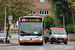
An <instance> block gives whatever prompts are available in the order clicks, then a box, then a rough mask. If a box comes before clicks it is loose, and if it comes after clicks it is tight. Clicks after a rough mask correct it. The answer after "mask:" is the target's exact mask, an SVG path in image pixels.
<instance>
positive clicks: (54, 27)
mask: <svg viewBox="0 0 75 50" xmlns="http://www.w3.org/2000/svg"><path fill="white" fill-rule="evenodd" d="M50 29H65V28H62V27H50Z"/></svg>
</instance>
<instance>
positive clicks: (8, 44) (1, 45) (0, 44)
mask: <svg viewBox="0 0 75 50" xmlns="http://www.w3.org/2000/svg"><path fill="white" fill-rule="evenodd" d="M13 45H19V44H14V43H0V47H4V46H13Z"/></svg>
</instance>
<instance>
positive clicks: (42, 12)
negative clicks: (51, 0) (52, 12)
mask: <svg viewBox="0 0 75 50" xmlns="http://www.w3.org/2000/svg"><path fill="white" fill-rule="evenodd" d="M46 14H48V11H40V15H46Z"/></svg>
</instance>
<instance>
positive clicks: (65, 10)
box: [49, 0, 74, 25]
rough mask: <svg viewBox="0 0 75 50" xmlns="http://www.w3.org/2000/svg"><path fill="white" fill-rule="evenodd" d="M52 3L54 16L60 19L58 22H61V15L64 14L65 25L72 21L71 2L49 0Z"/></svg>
mask: <svg viewBox="0 0 75 50" xmlns="http://www.w3.org/2000/svg"><path fill="white" fill-rule="evenodd" d="M49 1H51V4H52V5H53V9H54V13H55V17H56V18H57V19H58V20H59V21H60V24H61V25H62V24H63V16H60V14H64V15H65V25H67V24H73V23H74V17H73V16H74V13H73V9H72V4H73V2H72V4H71V3H69V0H49Z"/></svg>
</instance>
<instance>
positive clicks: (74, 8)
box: [65, 0, 75, 33]
mask: <svg viewBox="0 0 75 50" xmlns="http://www.w3.org/2000/svg"><path fill="white" fill-rule="evenodd" d="M65 1H66V2H68V5H69V8H70V11H71V12H72V20H73V26H74V33H75V20H74V19H75V15H74V14H75V0H65Z"/></svg>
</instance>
